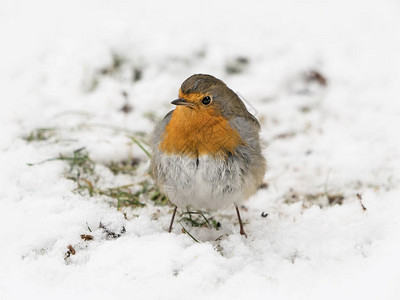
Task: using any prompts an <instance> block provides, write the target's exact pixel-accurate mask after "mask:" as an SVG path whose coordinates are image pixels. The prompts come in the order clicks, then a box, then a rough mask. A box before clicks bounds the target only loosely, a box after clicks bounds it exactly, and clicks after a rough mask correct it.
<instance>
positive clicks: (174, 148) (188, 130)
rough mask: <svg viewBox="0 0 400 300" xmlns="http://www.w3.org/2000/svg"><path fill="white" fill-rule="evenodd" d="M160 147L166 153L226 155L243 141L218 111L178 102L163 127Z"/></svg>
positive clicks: (191, 155)
mask: <svg viewBox="0 0 400 300" xmlns="http://www.w3.org/2000/svg"><path fill="white" fill-rule="evenodd" d="M162 138H163V140H162V141H161V143H160V146H159V148H160V150H162V151H163V152H165V153H167V154H185V155H187V156H190V157H193V158H196V157H198V156H201V155H211V156H227V155H228V154H229V153H234V152H235V149H236V147H237V146H239V145H243V144H244V142H243V141H242V139H241V137H240V135H239V133H238V131H237V130H236V129H233V128H232V127H231V126H230V125H229V123H228V121H227V120H226V119H225V118H223V117H222V116H220V115H217V114H210V113H204V112H201V111H200V112H199V111H196V110H194V109H189V108H187V107H181V106H178V107H177V108H176V109H175V110H174V112H173V113H172V117H171V120H170V121H169V123H168V125H167V126H166V128H165V132H164V135H163V137H162Z"/></svg>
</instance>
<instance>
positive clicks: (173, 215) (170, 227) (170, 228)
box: [168, 205, 177, 232]
mask: <svg viewBox="0 0 400 300" xmlns="http://www.w3.org/2000/svg"><path fill="white" fill-rule="evenodd" d="M176 209H177V207H176V205H175V208H174V212H173V213H172V219H171V224H169V230H168V232H171V231H172V224H174V219H175V214H176Z"/></svg>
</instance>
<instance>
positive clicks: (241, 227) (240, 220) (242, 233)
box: [235, 204, 247, 238]
mask: <svg viewBox="0 0 400 300" xmlns="http://www.w3.org/2000/svg"><path fill="white" fill-rule="evenodd" d="M235 207H236V213H237V216H238V219H239V225H240V234H241V235H244V236H245V237H246V238H247V234H246V232H244V228H243V223H242V218H241V217H240V213H239V208H238V206H237V205H236V204H235Z"/></svg>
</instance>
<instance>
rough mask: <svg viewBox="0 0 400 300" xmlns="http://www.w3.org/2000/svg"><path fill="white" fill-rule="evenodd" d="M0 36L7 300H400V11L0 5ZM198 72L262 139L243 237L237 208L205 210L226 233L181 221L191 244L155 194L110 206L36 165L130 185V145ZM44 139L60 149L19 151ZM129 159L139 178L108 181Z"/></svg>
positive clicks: (133, 154)
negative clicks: (258, 184) (244, 105)
mask: <svg viewBox="0 0 400 300" xmlns="http://www.w3.org/2000/svg"><path fill="white" fill-rule="evenodd" d="M0 36H1V47H0V105H1V106H0V141H1V143H0V170H1V172H0V191H1V192H0V201H1V202H0V204H1V206H0V207H1V208H0V237H1V240H0V299H26V298H28V297H29V298H30V299H106V298H108V299H123V298H134V299H188V298H194V299H197V298H201V299H242V298H249V299H253V298H265V299H400V287H399V282H400V257H399V253H400V234H399V232H400V224H399V211H400V139H399V130H400V104H399V103H400V102H399V100H400V99H399V97H400V1H398V0H381V1H378V0H367V1H361V0H351V1H344V0H339V1H337V0H336V1H333V0H328V1H316V0H310V1H294V0H293V1H289V0H284V1H265V2H261V1H255V0H254V1H253V0H251V1H246V2H243V1H219V2H214V1H210V0H207V1H195V2H191V3H189V2H188V1H177V0H173V1H159V2H154V1H150V2H146V3H136V2H133V1H131V2H129V1H122V0H119V1H107V0H102V1H77V0H73V1H49V0H38V1H34V2H33V1H26V0H21V1H5V2H2V3H1V4H0ZM113 55H114V56H115V55H117V56H119V57H122V58H123V61H122V65H121V66H120V67H117V71H113V70H111V71H110V68H111V65H112V63H113ZM238 57H244V58H246V59H247V60H248V64H246V63H244V64H242V66H240V68H242V70H240V72H239V73H237V74H228V73H227V72H226V66H227V65H230V64H235V59H237V58H238ZM107 68H108V69H107ZM133 69H135V70H136V71H137V70H142V74H141V78H140V79H139V80H137V81H133V80H132V76H133V73H134V72H133V71H132V70H133ZM102 70H103V71H102ZM107 70H108V71H107ZM311 71H318V72H319V73H320V74H322V75H323V76H324V77H325V78H326V80H327V84H326V86H323V85H322V84H321V83H318V82H316V81H315V80H314V81H313V82H311V83H309V82H307V81H306V80H305V79H304V77H305V75H304V74H305V73H307V72H308V74H310V72H311ZM102 72H103V74H101V73H102ZM107 72H108V74H104V73H107ZM110 72H111V74H109V73H110ZM194 73H209V74H212V75H214V76H216V77H218V78H221V79H222V80H224V81H225V82H226V83H227V84H228V86H230V87H231V88H232V89H233V90H235V91H238V92H239V93H240V94H241V95H242V97H244V98H245V99H246V101H247V102H248V103H249V104H250V105H251V107H253V108H254V109H255V110H256V115H257V118H258V119H259V120H260V122H261V124H262V128H263V130H262V137H263V140H264V142H265V151H264V153H265V155H266V157H267V160H268V165H269V166H268V172H267V174H266V177H265V182H266V183H268V188H266V189H260V190H259V191H258V193H257V194H256V195H255V196H254V197H253V198H251V199H250V200H249V201H248V202H247V203H245V206H246V208H247V211H246V210H242V218H243V219H244V220H245V222H246V224H245V228H246V231H247V233H248V238H247V239H245V238H243V237H242V236H240V235H239V233H238V232H239V228H238V224H237V221H236V215H235V211H234V209H233V208H232V209H231V210H224V211H217V212H211V215H212V216H214V217H215V219H216V220H218V221H220V222H221V225H222V227H221V229H220V230H216V229H212V230H211V229H208V228H195V227H191V226H190V225H189V224H185V223H182V224H183V225H184V226H185V228H186V229H187V230H188V231H189V232H190V234H192V235H193V236H194V237H195V238H197V239H199V240H200V243H196V242H195V241H194V240H193V239H192V238H191V237H190V236H189V235H188V234H184V233H182V230H181V229H182V228H181V226H180V225H179V223H178V222H175V225H174V230H173V233H171V234H168V233H167V228H168V225H169V220H170V216H171V212H172V209H171V207H169V206H156V205H154V204H153V202H152V201H151V200H150V199H149V197H148V195H147V196H145V197H142V198H141V201H142V202H143V203H146V204H147V205H146V206H145V207H143V208H130V207H123V208H121V209H120V210H117V207H116V201H115V200H114V199H111V198H109V197H106V196H101V195H94V196H93V197H90V196H89V194H88V193H87V192H83V193H82V192H81V193H78V192H77V191H76V187H77V185H76V182H74V181H72V180H69V179H68V178H66V175H65V174H66V172H68V169H69V167H68V163H67V162H65V161H60V160H55V161H48V162H44V163H41V164H35V165H33V166H29V165H28V163H38V162H41V161H44V160H46V159H50V158H54V157H57V156H58V155H59V154H63V155H70V154H71V153H72V152H73V151H74V150H76V149H79V148H81V147H85V150H86V151H87V152H88V153H89V155H90V157H91V158H92V159H93V161H94V162H95V164H96V167H95V174H94V175H92V176H98V177H99V181H98V182H97V184H96V185H97V186H100V187H104V188H110V187H115V186H121V185H126V184H133V189H140V184H139V183H140V182H142V181H144V180H149V177H148V175H147V168H148V158H147V156H146V154H145V153H144V152H143V151H142V150H141V149H140V148H139V147H138V146H137V145H135V144H134V143H132V141H131V140H130V139H129V138H128V137H127V136H126V133H125V131H126V130H129V131H133V132H137V133H140V132H143V133H145V134H148V133H150V132H151V130H152V128H153V126H154V122H153V121H152V119H153V118H155V119H160V118H162V117H163V116H164V115H165V114H166V113H167V112H168V111H169V110H171V109H172V108H173V107H172V105H170V104H169V103H170V101H171V100H173V99H175V97H176V95H177V91H178V89H179V86H180V84H181V83H182V81H183V80H184V79H186V78H187V77H188V76H190V75H191V74H194ZM137 75H138V74H137ZM139 75H140V74H139ZM139 75H138V76H139ZM124 92H125V93H127V96H124ZM126 99H128V101H129V103H130V105H132V107H133V110H132V111H131V112H130V113H127V114H125V113H123V112H121V111H120V109H121V107H122V106H123V105H124V104H126V101H127V100H126ZM38 128H53V130H55V131H54V135H53V136H51V137H50V138H49V139H47V140H44V141H32V142H27V141H26V140H25V139H24V137H27V136H28V135H29V134H30V133H31V132H33V131H35V130H36V129H38ZM54 128H55V129H54ZM124 130H125V131H124ZM131 158H138V159H140V160H141V164H140V165H139V167H138V169H137V170H136V171H135V172H134V173H132V174H131V175H129V174H120V175H114V174H113V173H112V172H111V171H110V170H109V169H108V168H107V167H106V166H105V165H107V164H109V163H110V162H111V161H123V160H129V159H131ZM357 193H358V194H360V195H361V197H362V200H361V201H362V204H363V205H364V206H365V208H366V210H363V209H362V206H361V203H360V200H359V199H358V197H357ZM327 194H328V195H329V196H330V197H331V199H333V202H334V201H336V200H338V201H339V202H342V203H341V204H335V203H331V204H329V203H328V199H327V197H326V195H327ZM334 196H336V199H334ZM340 196H342V197H343V199H341V198H339V197H340ZM263 212H267V213H268V216H267V217H262V216H261V213H263ZM123 213H125V216H124V214H123ZM100 223H101V224H103V226H104V227H105V228H107V230H109V231H110V232H113V233H115V234H118V233H120V234H121V236H120V237H118V238H113V237H111V236H110V235H107V233H106V231H105V230H104V229H103V228H100V227H99V224H100ZM89 228H90V229H91V230H92V232H90V231H89ZM123 228H125V232H123V231H124V230H123ZM81 234H90V235H92V236H93V240H91V241H84V240H83V239H82V238H81V237H80V235H81ZM217 239H218V240H217ZM69 245H71V246H72V247H73V248H74V249H75V251H76V254H75V255H72V254H71V255H70V257H68V258H66V259H65V253H66V252H67V251H68V248H67V247H68V246H69Z"/></svg>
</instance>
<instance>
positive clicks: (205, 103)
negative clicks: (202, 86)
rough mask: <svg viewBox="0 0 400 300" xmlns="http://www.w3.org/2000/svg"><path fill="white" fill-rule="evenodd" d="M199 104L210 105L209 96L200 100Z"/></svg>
mask: <svg viewBox="0 0 400 300" xmlns="http://www.w3.org/2000/svg"><path fill="white" fill-rule="evenodd" d="M201 102H202V103H203V104H204V105H208V104H210V102H211V98H210V97H209V96H205V97H204V98H203V100H201Z"/></svg>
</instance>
